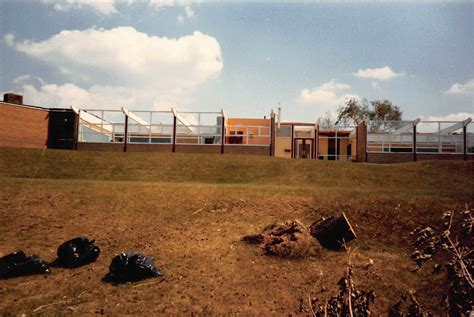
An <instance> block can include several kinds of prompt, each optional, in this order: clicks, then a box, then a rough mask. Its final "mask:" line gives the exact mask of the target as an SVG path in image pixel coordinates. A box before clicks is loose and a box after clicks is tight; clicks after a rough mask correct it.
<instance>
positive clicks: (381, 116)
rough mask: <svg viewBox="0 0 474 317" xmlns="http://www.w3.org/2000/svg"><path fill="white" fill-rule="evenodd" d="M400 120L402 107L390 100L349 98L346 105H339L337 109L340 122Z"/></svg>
mask: <svg viewBox="0 0 474 317" xmlns="http://www.w3.org/2000/svg"><path fill="white" fill-rule="evenodd" d="M369 120H370V121H400V120H402V112H401V110H400V107H398V106H396V105H394V104H393V103H392V102H391V101H390V100H386V99H384V100H374V101H370V102H369V101H367V99H363V100H362V101H360V100H358V99H354V98H353V99H349V100H348V101H347V102H346V104H345V106H342V107H339V109H338V111H337V123H338V124H343V125H347V124H355V125H357V124H359V123H361V122H364V121H369Z"/></svg>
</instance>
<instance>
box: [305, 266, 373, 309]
mask: <svg viewBox="0 0 474 317" xmlns="http://www.w3.org/2000/svg"><path fill="white" fill-rule="evenodd" d="M353 278H354V275H353V272H352V269H350V268H349V269H348V270H347V272H346V274H344V276H343V277H342V278H341V279H340V280H339V282H338V283H337V284H338V286H339V293H338V294H337V295H335V296H332V297H330V298H327V296H325V300H321V299H320V298H318V297H313V298H310V299H309V300H308V301H309V305H310V307H309V310H310V311H311V313H312V315H313V316H316V317H323V316H327V317H338V316H370V315H371V311H370V305H371V304H372V303H374V301H375V293H374V291H366V290H362V289H359V288H358V286H357V285H356V284H355V283H354V280H353ZM300 311H301V312H308V309H307V308H306V305H305V302H304V301H302V302H301V305H300Z"/></svg>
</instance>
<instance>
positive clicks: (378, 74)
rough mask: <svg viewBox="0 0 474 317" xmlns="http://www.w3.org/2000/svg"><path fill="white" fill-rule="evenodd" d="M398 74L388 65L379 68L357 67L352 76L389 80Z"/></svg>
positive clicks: (398, 74)
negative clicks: (357, 69)
mask: <svg viewBox="0 0 474 317" xmlns="http://www.w3.org/2000/svg"><path fill="white" fill-rule="evenodd" d="M400 75H401V73H396V72H394V71H393V70H392V69H391V68H390V67H389V66H385V67H381V68H367V69H359V71H358V72H357V73H354V76H356V77H359V78H368V79H376V80H390V79H392V78H395V77H398V76H400Z"/></svg>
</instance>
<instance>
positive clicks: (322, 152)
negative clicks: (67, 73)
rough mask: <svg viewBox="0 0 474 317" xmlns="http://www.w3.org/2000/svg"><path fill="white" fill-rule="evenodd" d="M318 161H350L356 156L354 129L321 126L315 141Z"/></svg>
mask: <svg viewBox="0 0 474 317" xmlns="http://www.w3.org/2000/svg"><path fill="white" fill-rule="evenodd" d="M317 146H318V150H317V156H318V159H323V160H324V159H326V160H330V161H352V160H354V159H355V156H356V146H357V142H356V127H354V126H341V125H331V126H321V127H320V130H319V131H318V140H317Z"/></svg>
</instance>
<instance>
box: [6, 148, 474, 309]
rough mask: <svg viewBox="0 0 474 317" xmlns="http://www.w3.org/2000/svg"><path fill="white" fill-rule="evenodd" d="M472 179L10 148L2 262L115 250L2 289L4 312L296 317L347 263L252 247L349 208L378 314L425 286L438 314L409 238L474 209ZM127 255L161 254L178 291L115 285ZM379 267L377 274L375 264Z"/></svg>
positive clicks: (262, 161) (331, 255)
mask: <svg viewBox="0 0 474 317" xmlns="http://www.w3.org/2000/svg"><path fill="white" fill-rule="evenodd" d="M472 176H473V164H472V163H464V162H419V163H409V164H398V165H367V164H353V163H344V162H320V161H296V160H283V159H275V158H267V157H252V156H227V155H224V156H221V155H190V154H156V153H98V152H72V151H47V152H46V153H44V155H43V153H42V151H38V150H17V149H0V177H1V178H0V188H2V190H1V191H0V227H2V228H4V229H2V231H3V232H2V235H1V236H0V254H4V253H7V252H10V251H12V250H14V249H16V248H22V249H24V250H25V251H27V252H34V253H37V254H40V255H41V256H43V257H44V258H45V259H46V260H53V259H54V255H55V249H56V248H57V245H59V243H60V242H62V241H64V240H65V239H68V238H70V237H72V236H75V235H79V234H85V235H88V236H90V237H94V238H96V239H97V241H98V243H99V245H100V246H101V247H102V251H103V252H102V255H101V256H100V257H99V259H98V261H97V262H96V263H94V264H92V265H90V266H87V267H84V268H80V269H76V270H72V271H70V270H62V269H58V270H55V271H54V273H53V274H52V275H51V276H49V277H48V278H47V279H43V278H42V277H29V278H19V279H15V280H9V281H6V282H2V283H1V284H0V298H3V299H4V300H2V301H0V314H1V313H2V311H3V312H4V313H15V314H17V313H28V312H31V311H32V310H34V309H35V308H36V307H39V306H40V305H43V304H48V303H57V304H55V305H53V306H50V307H46V308H44V310H41V311H44V312H45V313H51V312H60V311H65V310H66V309H68V308H67V307H69V309H70V310H71V311H73V312H76V313H93V312H95V311H96V310H99V311H100V310H101V309H103V310H104V311H105V313H109V314H116V313H120V312H122V313H123V312H125V313H137V312H141V311H143V310H144V309H147V310H151V311H152V312H155V313H166V314H177V313H183V312H185V313H187V314H189V313H191V312H196V313H201V314H206V313H210V314H222V313H239V312H240V313H243V314H251V315H255V314H264V315H266V314H268V313H271V312H273V313H276V314H282V313H285V314H295V313H298V309H299V299H300V298H306V297H307V296H308V294H309V293H310V291H311V290H313V289H316V290H319V289H320V287H321V286H323V285H324V286H326V287H328V286H329V287H332V286H334V285H335V283H336V282H337V280H338V278H339V277H340V274H341V272H342V270H343V269H344V263H345V261H346V255H345V254H344V253H337V252H329V251H323V252H322V254H321V255H320V256H319V257H317V258H312V259H304V260H292V261H287V260H279V259H275V258H268V257H263V256H261V255H259V253H258V250H257V249H256V248H254V247H251V246H248V245H244V244H242V243H240V242H239V238H240V237H241V236H242V235H244V234H248V233H252V232H255V231H258V230H260V229H261V228H262V227H263V226H265V225H266V224H268V223H271V222H274V221H283V220H286V219H292V218H298V219H300V220H302V221H303V222H305V223H307V224H309V223H311V222H312V221H314V220H316V219H318V218H319V217H320V216H322V215H331V214H334V213H338V212H340V211H345V212H346V213H347V214H348V215H349V218H350V219H351V221H352V222H353V224H354V226H355V230H356V231H357V233H358V236H359V238H358V240H356V241H354V243H353V245H354V246H357V247H358V251H357V252H356V256H355V264H356V265H358V266H359V269H357V271H356V276H357V277H358V278H359V282H360V283H362V284H364V285H367V286H368V287H372V288H374V289H375V290H376V292H377V293H378V295H379V297H378V299H377V301H376V312H379V313H380V312H383V311H386V309H387V306H388V304H389V303H393V302H394V301H395V300H396V298H397V296H398V293H399V290H407V289H412V288H413V289H416V290H417V291H418V293H419V294H420V295H419V296H420V298H421V299H422V300H423V301H424V302H425V303H426V304H427V305H428V306H429V307H431V308H432V309H435V310H436V305H437V304H438V303H437V300H438V297H439V291H436V285H437V284H436V283H437V280H436V279H433V278H432V277H431V276H430V275H429V272H428V271H429V269H426V270H423V271H421V272H419V273H411V272H410V268H411V267H412V263H411V262H410V260H409V259H408V254H409V252H410V248H409V237H408V235H409V231H410V230H412V229H413V228H414V227H416V226H417V225H420V224H427V223H429V222H431V221H433V220H435V221H436V220H437V219H438V217H439V215H440V214H441V212H442V211H444V210H446V209H460V208H462V207H463V206H464V204H466V203H467V204H470V205H471V206H472V204H473V202H474V198H473V186H474V181H473V177H472ZM121 250H140V251H143V252H144V253H146V254H149V255H151V256H152V257H153V258H155V259H156V261H157V264H158V265H159V266H160V267H161V268H162V269H163V270H164V271H165V273H166V280H165V282H163V283H159V284H151V285H145V286H143V287H139V288H133V287H131V286H130V285H125V286H119V287H111V286H110V285H104V284H103V283H101V282H100V277H102V276H103V275H105V273H106V272H107V266H108V264H109V261H110V258H111V257H112V256H113V255H114V254H115V253H117V252H119V251H121ZM369 258H372V259H374V260H375V266H374V269H373V270H366V269H365V268H364V264H365V263H367V261H368V259H369ZM84 292H85V293H84ZM64 296H67V297H66V298H63V297H64ZM117 304H119V305H117ZM145 307H146V308H145Z"/></svg>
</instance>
